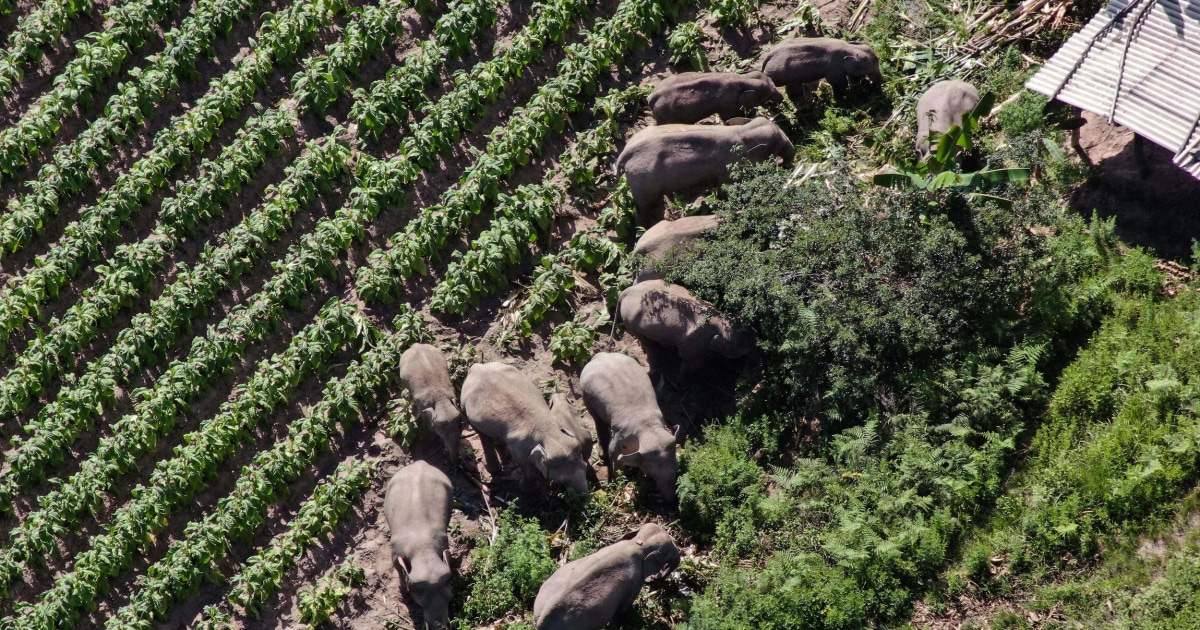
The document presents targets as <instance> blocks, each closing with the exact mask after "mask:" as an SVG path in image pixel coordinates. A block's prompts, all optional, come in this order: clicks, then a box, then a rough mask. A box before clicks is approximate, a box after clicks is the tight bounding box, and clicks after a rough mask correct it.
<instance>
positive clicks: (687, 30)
mask: <svg viewBox="0 0 1200 630" xmlns="http://www.w3.org/2000/svg"><path fill="white" fill-rule="evenodd" d="M667 46H668V47H669V48H670V49H671V63H672V64H674V65H676V66H691V67H692V68H693V69H695V70H699V71H701V72H704V71H706V70H708V51H706V50H705V49H704V31H703V30H702V29H701V28H700V24H698V23H696V22H684V23H683V24H680V25H679V26H676V27H675V28H674V29H672V30H671V34H670V35H669V36H667Z"/></svg>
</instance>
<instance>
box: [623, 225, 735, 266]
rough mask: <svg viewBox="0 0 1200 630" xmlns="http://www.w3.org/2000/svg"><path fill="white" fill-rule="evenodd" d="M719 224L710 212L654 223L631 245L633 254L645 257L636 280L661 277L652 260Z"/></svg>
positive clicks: (662, 257) (662, 256)
mask: <svg viewBox="0 0 1200 630" xmlns="http://www.w3.org/2000/svg"><path fill="white" fill-rule="evenodd" d="M720 224H721V220H720V219H718V218H717V217H716V215H711V214H705V215H699V216H693V217H683V218H682V219H676V220H674V221H659V222H658V223H655V224H654V226H653V227H651V228H650V229H649V230H646V233H645V234H643V235H642V237H641V238H639V239H638V241H637V244H635V245H634V246H633V253H634V254H636V255H639V256H645V257H646V267H645V268H644V269H643V270H642V273H641V275H639V276H638V282H641V281H643V280H653V279H655V278H661V277H662V276H661V275H659V274H658V273H657V272H655V271H654V261H656V260H662V259H664V258H666V257H667V254H668V253H669V252H670V251H671V250H672V249H675V248H677V247H680V246H682V245H685V244H686V243H688V242H690V241H692V240H694V239H695V238H697V237H698V236H700V235H701V234H703V233H705V232H709V231H712V230H715V229H717V226H719V225H720Z"/></svg>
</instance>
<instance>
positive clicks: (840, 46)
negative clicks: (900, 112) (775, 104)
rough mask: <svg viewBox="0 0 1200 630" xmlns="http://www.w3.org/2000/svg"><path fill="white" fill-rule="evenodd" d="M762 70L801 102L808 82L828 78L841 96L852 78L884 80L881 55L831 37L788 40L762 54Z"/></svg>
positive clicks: (838, 95) (877, 82) (877, 83)
mask: <svg viewBox="0 0 1200 630" xmlns="http://www.w3.org/2000/svg"><path fill="white" fill-rule="evenodd" d="M762 68H763V72H765V73H767V76H769V77H771V80H772V81H774V82H775V85H777V86H782V87H786V88H787V93H788V97H789V98H791V99H792V101H793V102H797V103H798V102H799V101H800V99H801V98H802V97H803V89H802V88H803V86H804V85H805V84H806V83H812V82H814V81H820V80H821V79H825V80H826V81H828V82H829V85H830V86H832V87H833V93H834V96H836V97H838V98H842V97H843V96H845V94H846V89H847V88H849V87H850V81H849V80H850V79H851V78H854V79H866V80H867V81H869V82H870V83H872V84H874V85H876V86H878V85H881V84H882V83H883V75H882V74H881V73H880V72H879V57H877V56H876V55H875V51H874V50H872V49H871V47H870V46H867V45H866V44H851V43H849V42H844V41H842V40H840V39H833V38H829V37H797V38H795V39H789V40H787V41H785V42H783V43H782V44H779V45H778V46H776V47H775V48H773V49H771V51H770V52H768V53H767V54H766V55H764V56H763V66H762Z"/></svg>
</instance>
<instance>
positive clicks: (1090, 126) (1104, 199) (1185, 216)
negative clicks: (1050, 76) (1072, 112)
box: [1071, 112, 1200, 263]
mask: <svg viewBox="0 0 1200 630" xmlns="http://www.w3.org/2000/svg"><path fill="white" fill-rule="evenodd" d="M1084 119H1085V120H1086V121H1087V124H1086V125H1084V126H1083V127H1082V128H1081V129H1080V130H1079V131H1080V133H1079V144H1080V146H1081V148H1082V149H1083V152H1084V154H1085V155H1086V156H1087V158H1088V159H1089V160H1090V161H1091V162H1092V163H1093V164H1095V165H1096V170H1095V173H1094V174H1093V176H1092V177H1091V179H1090V180H1089V181H1088V183H1087V184H1086V185H1084V186H1083V187H1081V188H1080V189H1079V190H1078V191H1076V193H1075V195H1074V196H1073V198H1072V199H1071V205H1072V206H1073V207H1074V209H1075V210H1076V211H1078V212H1081V213H1083V214H1085V215H1090V214H1092V213H1093V212H1095V213H1096V214H1097V215H1098V216H1100V217H1104V218H1110V217H1112V218H1115V220H1116V225H1117V233H1118V234H1119V235H1120V236H1121V238H1122V239H1124V240H1125V242H1127V243H1130V244H1133V245H1139V246H1142V247H1146V248H1148V249H1149V250H1150V251H1151V252H1152V253H1153V254H1154V255H1155V256H1158V257H1161V258H1167V259H1173V260H1178V261H1181V262H1184V263H1186V262H1187V260H1188V259H1189V258H1190V256H1191V247H1192V242H1193V241H1195V240H1197V239H1200V222H1197V220H1196V218H1197V213H1198V211H1200V203H1197V201H1196V200H1197V199H1200V181H1197V180H1196V179H1194V178H1193V177H1191V176H1190V175H1188V174H1187V173H1186V172H1184V171H1183V170H1182V169H1180V168H1179V167H1177V166H1175V165H1174V164H1173V163H1172V162H1171V158H1172V154H1171V152H1170V151H1168V150H1166V149H1164V148H1162V147H1160V146H1158V145H1156V144H1154V143H1153V142H1150V141H1148V140H1147V141H1145V142H1143V143H1142V149H1141V155H1140V156H1139V155H1138V148H1137V143H1136V142H1135V140H1134V134H1133V132H1131V131H1129V130H1128V129H1125V128H1123V127H1120V126H1113V125H1109V124H1108V122H1107V121H1106V120H1105V119H1104V118H1103V117H1102V116H1097V115H1095V114H1092V113H1090V112H1085V113H1084Z"/></svg>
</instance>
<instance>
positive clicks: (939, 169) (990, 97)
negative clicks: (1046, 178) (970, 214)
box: [872, 92, 1029, 202]
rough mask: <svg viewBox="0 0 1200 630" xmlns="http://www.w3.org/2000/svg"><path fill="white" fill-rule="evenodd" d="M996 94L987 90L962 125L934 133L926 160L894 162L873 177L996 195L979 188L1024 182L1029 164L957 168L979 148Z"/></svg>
mask: <svg viewBox="0 0 1200 630" xmlns="http://www.w3.org/2000/svg"><path fill="white" fill-rule="evenodd" d="M995 102H996V96H995V94H992V93H990V92H989V93H987V94H984V95H983V97H982V98H981V99H980V101H979V104H977V105H976V106H975V109H973V110H972V111H970V112H967V113H965V114H963V121H962V124H961V125H952V126H951V127H950V129H948V130H947V131H946V133H944V134H938V133H937V132H931V133H930V136H931V137H930V142H929V144H930V147H931V149H932V150H931V152H930V153H929V155H928V156H927V157H926V159H924V160H922V161H917V162H912V161H909V162H907V163H905V164H904V165H902V166H893V167H892V169H891V170H889V171H888V172H885V173H879V174H877V175H875V177H874V178H873V180H872V181H874V182H875V184H876V185H877V186H886V187H911V188H916V189H918V190H928V191H939V190H947V189H952V190H957V191H962V192H965V193H966V194H968V195H970V196H973V197H992V198H993V199H996V200H998V201H1002V202H1004V200H1002V199H1000V198H998V197H993V196H991V195H986V194H985V193H981V192H977V191H979V190H982V189H984V188H986V187H989V186H994V185H998V184H1006V183H1012V182H1020V181H1025V180H1027V179H1029V169H1027V168H995V169H983V170H978V171H972V172H968V173H962V172H958V171H955V170H953V169H954V167H955V166H956V165H958V164H959V162H960V160H961V158H962V157H963V156H964V155H966V154H969V153H971V152H972V151H974V150H975V143H974V139H973V138H974V135H975V134H976V133H978V131H979V121H980V120H981V119H982V118H983V117H985V116H987V115H988V114H989V113H990V112H991V111H992V107H993V105H995Z"/></svg>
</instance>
